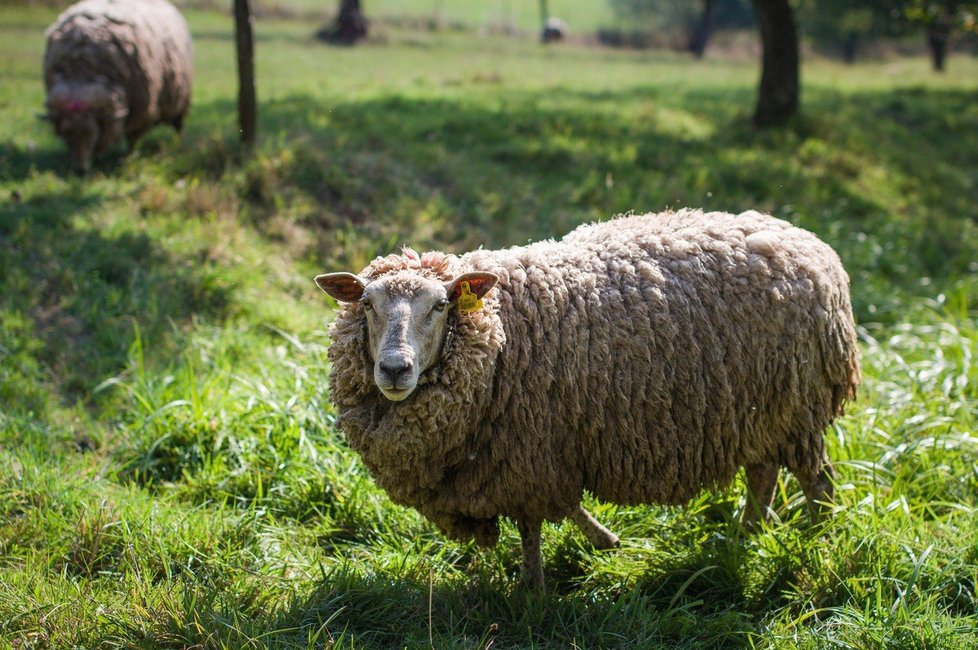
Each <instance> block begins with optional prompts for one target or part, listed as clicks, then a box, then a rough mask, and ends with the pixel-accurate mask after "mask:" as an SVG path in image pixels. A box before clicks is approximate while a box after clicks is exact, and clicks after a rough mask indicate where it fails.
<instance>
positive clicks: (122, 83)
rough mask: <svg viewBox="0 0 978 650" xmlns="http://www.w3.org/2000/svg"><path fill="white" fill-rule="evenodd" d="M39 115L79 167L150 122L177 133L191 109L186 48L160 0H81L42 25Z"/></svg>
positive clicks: (186, 35) (132, 138)
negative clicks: (42, 96)
mask: <svg viewBox="0 0 978 650" xmlns="http://www.w3.org/2000/svg"><path fill="white" fill-rule="evenodd" d="M45 35H46V36H47V44H46V48H45V52H44V84H45V87H46V89H47V98H46V101H45V118H46V119H49V120H50V121H51V123H52V124H53V126H54V130H55V133H56V134H57V135H58V136H59V137H61V138H62V139H63V140H64V141H65V143H66V144H67V145H68V150H69V151H70V155H71V163H72V166H73V167H74V169H75V170H76V171H78V172H85V171H88V169H89V168H90V167H91V164H92V157H93V156H95V155H100V154H102V153H104V152H105V151H106V150H107V149H109V148H110V147H112V146H113V145H114V144H115V143H116V142H119V141H120V140H122V139H123V138H125V139H127V140H128V144H129V148H130V150H131V149H132V147H133V146H135V143H136V141H137V140H138V139H139V138H140V137H141V136H142V135H143V134H144V133H146V132H147V131H149V130H150V129H151V128H153V127H154V126H156V125H157V124H170V125H172V126H173V127H174V128H175V129H176V130H177V132H178V133H180V132H182V130H183V121H184V118H185V117H186V115H187V111H188V110H189V108H190V91H191V82H192V79H193V47H192V44H191V40H190V31H189V30H188V28H187V23H186V21H185V20H184V19H183V16H181V15H180V12H179V11H178V10H177V9H176V8H175V7H174V6H173V5H171V4H170V3H169V2H167V1H166V0H82V2H79V3H77V4H74V5H72V6H71V7H69V8H68V9H66V10H65V11H64V13H62V14H61V15H60V16H59V17H58V19H57V20H56V21H55V22H54V24H52V25H51V26H50V27H49V28H48V29H47V31H46V32H45Z"/></svg>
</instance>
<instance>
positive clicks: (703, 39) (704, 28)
mask: <svg viewBox="0 0 978 650" xmlns="http://www.w3.org/2000/svg"><path fill="white" fill-rule="evenodd" d="M716 15H717V0H703V12H702V13H701V14H700V19H699V21H698V22H697V23H696V27H695V28H694V29H693V35H692V36H691V37H690V39H689V51H690V52H692V53H693V54H694V55H695V56H696V58H697V59H702V58H703V54H705V53H706V44H707V43H708V42H709V40H710V36H711V35H712V34H713V25H714V22H715V20H716Z"/></svg>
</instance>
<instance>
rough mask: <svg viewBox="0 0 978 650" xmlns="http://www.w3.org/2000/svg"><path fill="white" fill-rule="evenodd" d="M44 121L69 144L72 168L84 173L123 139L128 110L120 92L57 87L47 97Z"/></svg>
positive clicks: (94, 86)
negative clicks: (98, 156) (49, 123)
mask: <svg viewBox="0 0 978 650" xmlns="http://www.w3.org/2000/svg"><path fill="white" fill-rule="evenodd" d="M46 104H47V115H46V116H45V117H46V118H47V119H49V120H50V121H51V124H52V126H53V127H54V132H55V133H56V134H57V135H58V137H59V138H61V139H62V140H64V141H65V144H67V145H68V152H69V154H70V157H71V165H72V167H73V168H74V169H75V171H76V172H79V173H84V172H87V171H88V170H89V168H91V166H92V158H93V157H94V156H96V155H100V154H102V153H105V150H106V149H108V148H109V147H110V146H112V145H113V144H115V143H116V142H118V141H119V140H121V139H122V138H123V137H124V136H125V118H126V116H127V115H128V114H129V111H128V109H127V108H126V107H125V106H124V105H123V104H122V100H121V97H120V96H119V93H112V92H110V91H108V90H105V89H104V88H102V87H101V86H96V85H88V86H83V87H80V88H79V87H74V86H71V85H68V84H57V85H55V86H54V88H53V89H52V91H51V92H50V93H49V94H48V99H47V102H46Z"/></svg>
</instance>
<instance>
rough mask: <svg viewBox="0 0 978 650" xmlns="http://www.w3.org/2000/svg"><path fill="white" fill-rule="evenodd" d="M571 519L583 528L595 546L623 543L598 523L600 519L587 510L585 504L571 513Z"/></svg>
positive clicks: (608, 546)
mask: <svg viewBox="0 0 978 650" xmlns="http://www.w3.org/2000/svg"><path fill="white" fill-rule="evenodd" d="M571 519H572V520H573V521H574V523H575V524H577V527H578V528H580V529H581V532H582V533H584V536H585V537H587V538H588V540H589V541H590V542H591V543H592V544H594V547H595V548H600V549H609V548H618V547H619V546H620V545H621V544H620V543H619V542H618V536H617V535H615V534H614V533H613V532H611V531H610V530H608V529H607V528H605V527H604V526H602V525H601V524H600V523H598V520H597V519H595V518H594V516H593V515H591V513H590V512H588V511H587V510H585V509H584V506H582V505H578V506H577V510H575V511H574V512H573V513H571Z"/></svg>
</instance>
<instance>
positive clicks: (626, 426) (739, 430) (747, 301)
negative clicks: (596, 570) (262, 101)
mask: <svg viewBox="0 0 978 650" xmlns="http://www.w3.org/2000/svg"><path fill="white" fill-rule="evenodd" d="M315 280H316V283H317V284H318V285H319V287H320V288H321V289H323V290H324V291H325V292H326V293H327V294H329V295H330V296H332V297H333V298H334V299H335V300H337V301H339V302H340V303H342V304H343V308H342V310H341V311H339V312H338V314H337V316H336V318H335V320H334V321H333V323H332V324H331V326H330V335H331V339H332V343H331V345H330V348H329V353H328V354H329V358H330V361H331V364H332V367H331V371H330V380H329V385H330V400H331V401H332V403H333V404H334V405H335V408H336V413H337V425H338V427H339V428H340V429H341V430H342V432H343V433H344V434H345V437H346V439H347V441H348V442H349V444H350V446H351V447H352V448H353V449H354V450H356V451H357V452H359V454H360V455H361V457H362V458H363V461H364V463H365V465H366V466H367V468H368V469H369V471H370V472H371V474H372V476H373V477H374V479H375V480H376V481H377V483H378V484H379V485H380V486H381V487H382V488H383V489H384V490H386V491H387V493H388V494H389V495H390V497H391V498H392V500H393V501H394V502H396V503H399V504H404V505H408V506H413V507H414V508H416V509H417V510H419V511H420V512H421V513H422V514H423V515H425V516H426V517H427V518H428V519H430V520H431V521H432V522H434V523H435V524H436V525H437V527H438V528H439V529H440V530H441V531H442V532H444V533H445V534H446V535H448V536H449V537H452V538H455V539H459V540H467V539H472V538H474V539H475V540H476V542H477V543H479V544H482V545H492V544H495V542H496V541H497V539H498V535H499V523H498V522H499V517H500V516H505V517H508V518H510V519H512V520H515V522H516V524H517V528H518V530H519V534H520V537H521V540H522V546H523V564H522V575H523V579H524V581H525V582H526V583H528V584H529V585H530V586H532V587H535V588H539V587H542V585H543V569H542V562H541V556H540V530H541V523H542V522H543V521H550V522H559V521H561V520H562V519H563V518H565V517H567V516H570V517H572V519H573V520H574V521H575V522H576V523H577V524H578V525H579V526H580V527H581V528H582V530H583V531H584V532H585V534H586V535H587V537H588V538H589V539H590V540H591V541H592V542H595V544H596V545H598V546H599V547H610V546H614V545H616V542H617V538H615V537H614V535H613V534H612V533H611V532H610V531H607V530H606V529H604V528H603V527H602V526H601V525H600V524H598V523H597V522H596V521H594V519H593V518H592V517H591V516H590V514H589V513H588V512H587V511H586V510H584V509H583V508H582V507H581V500H582V496H583V494H584V492H585V491H589V492H590V493H591V494H593V495H594V496H595V497H596V498H598V499H600V500H603V501H608V502H613V503H617V504H642V503H659V504H672V505H678V504H683V503H685V502H687V501H688V500H689V499H690V498H691V497H693V496H694V495H695V494H696V493H697V492H699V491H700V490H701V489H703V488H713V487H717V488H722V487H724V486H726V485H728V484H729V483H730V482H731V481H732V480H733V478H734V477H735V475H736V473H737V472H738V471H739V468H741V467H744V468H745V473H746V479H747V488H748V493H749V494H748V499H747V505H746V506H745V509H744V514H743V518H744V521H745V524H747V525H754V524H756V523H757V522H758V521H760V520H763V519H765V518H766V516H767V513H768V510H769V508H770V505H771V503H772V500H773V497H774V491H775V486H776V482H777V476H778V469H779V468H780V467H782V466H784V467H787V468H788V469H789V470H790V471H791V472H792V473H793V474H794V475H795V477H796V478H797V480H798V482H799V484H800V486H801V488H802V491H803V492H804V494H805V496H806V497H807V501H808V505H809V509H810V510H811V511H812V514H813V515H814V516H815V517H817V516H818V510H819V504H824V503H825V502H827V501H830V500H831V498H832V495H833V486H832V477H833V471H832V465H831V463H830V461H829V458H828V456H827V455H826V452H825V444H824V440H823V431H824V429H825V428H826V427H827V426H828V425H829V423H830V422H831V421H832V420H833V419H834V417H835V416H836V415H838V414H841V413H842V410H843V406H844V405H845V403H846V402H847V401H848V400H850V399H852V398H853V397H854V396H855V391H856V386H857V385H858V384H859V381H860V369H859V362H858V351H857V343H856V332H855V326H854V324H853V318H852V309H851V305H850V300H849V286H848V282H849V280H848V276H847V275H846V272H845V270H844V269H843V268H842V264H841V262H840V260H839V257H838V256H837V255H836V253H835V252H834V251H833V250H832V249H831V248H830V247H829V246H828V245H826V244H824V243H823V242H821V241H819V240H818V239H817V238H816V237H815V236H814V235H812V234H811V233H809V232H807V231H805V230H802V229H800V228H796V227H794V226H792V225H790V224H788V223H787V222H785V221H781V220H778V219H775V218H773V217H770V216H766V215H762V214H760V213H757V212H754V211H749V212H744V213H742V214H739V215H736V216H734V215H730V214H726V213H720V212H712V213H705V214H704V213H703V212H702V211H699V210H681V211H677V212H666V213H662V214H647V215H639V216H634V215H632V216H624V217H619V218H616V219H613V220H610V221H606V222H603V223H595V224H592V225H584V226H580V227H578V228H577V229H576V230H574V231H572V232H571V233H570V234H568V235H567V236H565V237H564V238H563V239H561V240H559V241H552V240H550V241H543V242H538V243H534V244H530V245H527V246H519V247H514V248H509V249H505V250H477V251H474V252H469V253H466V254H464V255H461V256H455V255H448V254H444V253H440V252H430V253H424V254H422V255H418V254H417V253H415V252H414V251H412V250H410V249H405V250H404V251H403V252H402V254H400V255H390V256H387V257H379V258H377V259H375V260H374V261H373V262H372V263H371V264H370V265H368V266H367V268H365V269H364V270H363V271H362V272H361V273H360V274H359V275H353V274H351V273H328V274H324V275H319V276H317V277H316V279H315Z"/></svg>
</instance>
